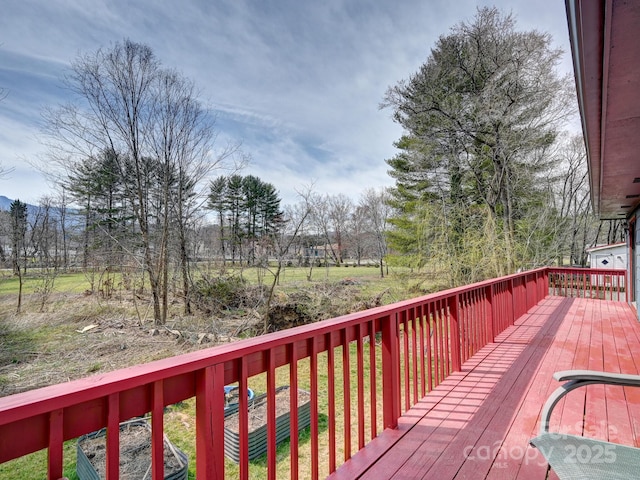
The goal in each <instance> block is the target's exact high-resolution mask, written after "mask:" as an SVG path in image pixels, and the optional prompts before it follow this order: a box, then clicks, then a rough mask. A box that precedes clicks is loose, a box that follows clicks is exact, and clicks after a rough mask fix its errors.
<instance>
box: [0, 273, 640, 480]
mask: <svg viewBox="0 0 640 480" xmlns="http://www.w3.org/2000/svg"><path fill="white" fill-rule="evenodd" d="M622 275H624V272H623V271H603V270H598V272H597V273H592V272H591V271H590V270H584V269H581V270H575V269H573V270H572V269H539V270H537V271H533V272H525V273H523V274H515V275H511V276H508V277H503V278H500V279H495V280H489V281H486V282H480V283H478V284H474V285H469V286H464V287H460V288H457V289H451V290H447V291H444V292H439V293H436V294H431V295H426V296H424V297H420V298H417V299H411V300H407V301H404V302H399V303H396V304H393V305H389V306H385V307H379V308H376V309H372V310H368V311H365V312H358V313H354V314H350V315H345V316H343V317H338V318H335V319H331V320H327V321H324V322H318V323H317V324H312V325H308V326H303V327H298V328H295V329H291V330H288V331H286V332H278V333H276V334H269V335H265V336H262V337H256V338H254V339H249V340H244V341H240V342H236V343H233V344H228V345H224V346H220V347H216V348H213V349H208V350H201V351H198V352H194V353H190V354H186V355H181V356H178V357H174V358H171V359H165V360H161V361H158V362H153V363H150V364H146V365H138V366H135V367H132V368H129V369H125V370H122V371H117V372H111V373H108V374H105V375H96V376H94V377H89V378H86V379H82V380H78V381H75V382H69V383H67V384H64V385H56V386H52V387H47V388H45V389H40V390H36V391H32V392H25V393H24V394H19V395H16V396H12V397H5V398H2V399H0V462H3V461H6V460H8V459H10V458H15V457H16V456H20V455H23V454H25V453H29V452H32V451H35V450H39V449H41V448H46V447H47V446H48V445H49V440H50V437H51V433H50V430H51V429H50V413H51V412H54V411H58V410H59V411H62V413H63V418H64V428H61V429H59V432H56V433H55V435H54V436H53V437H55V438H57V437H56V436H57V435H61V436H62V437H61V438H62V440H63V441H64V440H67V439H70V438H74V437H77V436H79V435H81V434H84V433H88V432H90V431H93V430H97V429H99V428H102V427H104V426H109V427H110V428H113V425H115V424H116V423H117V422H119V421H121V420H123V419H127V418H131V417H133V416H136V415H141V414H144V413H146V412H154V411H155V412H159V411H160V410H161V408H163V407H164V405H168V404H172V403H176V402H178V401H181V400H184V399H187V398H190V397H193V396H196V399H197V402H196V403H197V415H198V417H199V418H198V419H197V420H196V424H197V432H198V433H197V436H198V437H200V436H201V435H202V436H203V438H197V440H196V444H197V451H198V454H197V457H201V456H202V455H203V453H202V452H208V453H209V454H210V455H208V456H209V459H206V460H202V459H200V458H197V461H196V466H197V470H198V472H199V475H200V472H202V475H203V476H204V477H206V478H216V476H218V477H219V476H221V475H223V474H224V466H223V462H222V460H223V450H222V444H221V442H220V439H222V438H223V435H224V429H223V422H222V418H223V404H224V396H223V389H222V387H223V386H224V385H225V384H228V383H233V382H240V381H241V377H242V378H244V379H245V381H246V379H247V378H249V377H252V376H253V375H257V374H259V373H263V372H268V371H269V372H275V369H276V368H278V367H281V366H284V365H288V366H289V368H290V369H291V368H292V366H291V362H292V358H294V357H295V358H300V359H302V358H306V357H313V355H316V356H317V355H318V353H320V352H324V351H327V350H328V349H330V348H332V342H333V341H335V340H332V338H333V334H334V333H335V334H336V337H335V339H336V340H338V341H339V344H340V345H342V346H344V347H347V348H348V344H349V343H350V342H356V344H359V345H360V346H359V347H358V351H359V353H358V355H359V356H358V363H359V365H358V371H360V369H361V365H360V364H361V362H363V361H364V354H363V353H361V352H362V349H361V347H362V345H361V342H362V340H361V339H362V337H363V336H364V335H369V337H370V345H372V344H374V342H371V339H375V333H376V332H380V333H382V338H383V342H382V344H383V346H382V351H383V355H382V356H383V361H382V372H381V376H382V380H383V392H384V393H383V405H384V407H383V415H382V416H383V424H384V425H385V426H392V425H394V424H397V421H398V417H399V415H400V411H401V409H403V408H404V409H406V408H408V407H411V406H413V405H414V404H415V403H416V400H417V397H418V395H421V394H423V393H424V391H426V390H430V389H432V388H433V387H435V385H437V384H439V383H442V382H443V381H444V380H445V379H446V378H447V376H448V375H449V373H450V372H451V371H452V369H455V368H456V367H457V366H458V365H459V364H460V363H461V361H462V360H465V359H466V358H468V357H469V356H470V355H472V354H474V353H475V352H478V351H479V350H481V349H482V346H483V345H484V343H485V341H486V339H490V338H492V337H493V336H497V335H498V334H499V333H500V332H501V331H502V330H503V329H504V328H506V327H507V326H508V325H510V324H511V323H513V320H514V318H515V316H517V315H518V314H520V313H523V312H526V311H528V310H529V308H531V305H532V303H535V301H536V300H540V299H541V298H543V297H544V296H546V295H547V292H548V285H549V284H551V285H552V288H553V287H554V286H555V287H556V289H555V290H554V291H555V292H556V293H558V292H561V291H564V293H565V294H568V295H577V294H578V290H579V289H580V288H584V287H585V284H588V286H589V288H594V285H592V283H594V284H595V282H591V280H592V279H597V278H598V277H599V276H603V277H604V276H607V279H608V280H607V282H608V283H607V287H606V290H605V289H604V288H600V289H599V290H597V291H596V289H595V288H594V292H593V294H594V296H595V295H596V294H597V295H600V296H603V295H607V296H609V297H611V296H614V297H616V299H617V298H618V297H620V298H623V297H624V296H625V295H626V292H621V287H622V283H621V281H620V279H621V278H623V277H622ZM563 289H564V290H563ZM454 299H457V300H455V301H454ZM489 307H490V308H489ZM489 313H490V317H491V318H490V319H489V318H487V316H488V314H489ZM399 320H400V323H399ZM400 332H402V334H401V335H400ZM601 334H602V335H603V333H602V332H601ZM417 335H420V337H419V340H418V337H417ZM401 336H402V339H403V340H402V341H401V340H400V337H401ZM422 342H424V346H423V343H422ZM401 344H402V345H401ZM418 344H420V345H419V347H418ZM401 347H402V348H401ZM601 348H606V346H602V347H601ZM418 349H419V350H420V360H419V361H418V360H417V356H418ZM293 351H295V352H296V354H295V355H292V352H293ZM267 352H268V353H267ZM314 352H315V353H314ZM401 352H402V355H401ZM423 352H426V353H423ZM369 357H370V364H371V365H372V372H375V370H376V364H375V350H373V349H371V346H370V355H369ZM425 357H426V358H425ZM400 358H403V362H402V363H401V362H400ZM371 359H374V361H373V362H371ZM312 362H313V359H312ZM348 362H349V360H348V358H345V357H344V353H343V360H342V363H343V365H342V367H343V371H345V370H344V367H345V366H346V367H347V370H346V371H348V370H349V368H348ZM316 363H317V360H316ZM587 364H588V363H587ZM212 365H215V372H216V374H215V375H213V371H211V370H209V369H210V368H213V367H211V366H212ZM316 366H317V365H316ZM338 368H339V367H338ZM434 373H435V375H434ZM272 374H273V373H272ZM313 375H317V369H316V371H315V372H312V376H313ZM358 376H359V377H362V374H361V373H359V374H358ZM421 376H424V377H426V378H424V379H423V380H422V381H421V378H420V377H421ZM205 377H206V378H209V381H210V382H213V384H214V385H215V387H211V385H205V383H206V382H205V380H204V378H205ZM402 379H404V382H403V381H401V380H402ZM360 380H361V381H362V379H360ZM315 381H316V383H317V378H316V380H315ZM159 385H162V387H159ZM363 385H364V384H363ZM370 385H372V386H374V387H375V375H372V380H371V383H370ZM419 385H420V387H419ZM211 388H213V389H211ZM401 388H402V389H401ZM363 389H364V387H363V386H362V385H358V400H357V403H358V405H357V411H358V424H359V427H358V444H359V445H361V443H362V430H361V429H362V427H360V425H361V424H363V423H364V422H363V421H362V420H361V418H362V416H363V414H362V411H363V410H362V409H363V403H364V400H363V394H362V390H363ZM154 392H155V393H154ZM402 392H404V399H405V402H401V398H402V395H401V393H402ZM629 395H633V394H629ZM370 396H371V398H372V399H375V388H371V395H370ZM116 397H117V398H116ZM241 397H242V398H244V397H243V396H241ZM159 398H161V400H159ZM114 402H115V403H117V405H118V406H117V408H115V410H114V408H113V406H114ZM348 402H350V400H348ZM372 403H375V402H374V401H373V400H372ZM160 404H162V406H160ZM335 407H336V405H335V404H334V409H335ZM612 408H613V407H612ZM371 410H372V417H371V418H372V419H377V412H375V411H374V410H375V409H374V408H372V409H371ZM203 415H204V417H203ZM634 418H635V417H634ZM315 420H316V423H317V412H316V419H315ZM211 422H213V425H211ZM634 422H635V419H634ZM375 423H377V422H376V421H373V420H372V422H371V424H372V437H375V436H376V434H377V430H376V428H377V427H376V426H375V425H374V424H375ZM633 428H634V431H635V429H637V428H640V425H635V424H634V427H633ZM27 430H28V431H29V432H30V435H29V438H22V437H24V436H21V435H19V433H20V432H23V431H27ZM160 430H161V429H160ZM7 438H10V439H12V441H11V442H8V441H7V440H6V439H7ZM14 439H15V440H14ZM214 439H215V440H216V441H215V442H214ZM112 440H113V438H112ZM56 442H57V440H56ZM56 442H53V443H52V445H53V446H54V449H55V448H58V447H57V446H56V445H58V443H56ZM208 442H213V443H215V444H216V445H215V447H210V446H208ZM111 448H112V447H110V449H111ZM114 451H117V449H115V450H114ZM56 455H57V454H56V453H55V451H53V456H52V458H56ZM316 455H317V453H316ZM112 462H115V460H112ZM55 463H56V462H55V461H54V462H52V464H55ZM312 463H313V462H312ZM316 463H317V459H316ZM54 468H57V467H55V465H54ZM241 470H242V468H241ZM113 471H114V472H115V470H113ZM114 476H116V474H115V473H114Z"/></svg>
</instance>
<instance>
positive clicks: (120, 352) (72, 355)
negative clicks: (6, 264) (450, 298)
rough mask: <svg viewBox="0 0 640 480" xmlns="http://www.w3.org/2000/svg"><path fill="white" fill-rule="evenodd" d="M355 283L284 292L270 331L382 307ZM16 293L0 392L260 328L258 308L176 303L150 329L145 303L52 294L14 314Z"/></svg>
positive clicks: (7, 311)
mask: <svg viewBox="0 0 640 480" xmlns="http://www.w3.org/2000/svg"><path fill="white" fill-rule="evenodd" d="M358 293H359V288H358V287H357V286H354V285H351V284H343V283H338V284H332V285H329V286H321V287H317V288H313V289H312V288H309V289H305V290H300V291H296V292H295V293H292V294H289V295H285V296H282V298H280V299H279V301H278V302H276V303H275V304H274V305H273V306H272V309H271V311H270V315H269V320H268V321H269V331H273V330H282V329H285V328H290V327H293V326H296V325H301V324H304V323H310V322H315V321H318V320H321V319H322V318H330V317H334V316H338V315H341V314H343V313H347V312H350V311H357V310H363V309H365V308H371V307H374V306H377V305H379V304H380V298H381V296H382V295H383V293H384V292H383V293H381V294H379V295H376V296H375V297H374V298H371V299H365V300H363V299H362V298H361V297H359V295H358ZM15 299H16V297H15V295H1V294H0V396H6V395H11V394H14V393H19V392H23V391H26V390H32V389H35V388H39V387H43V386H46V385H52V384H56V383H62V382H67V381H69V380H74V379H77V378H82V377H86V376H89V375H93V374H98V373H105V372H108V371H112V370H117V369H120V368H125V367H128V366H131V365H136V364H140V363H147V362H150V361H153V360H158V359H161V358H166V357H170V356H175V355H179V354H182V353H187V352H191V351H195V350H199V349H202V348H207V347H212V346H214V345H217V344H221V343H228V342H233V341H236V340H238V338H239V335H245V336H246V335H252V334H255V333H256V332H257V331H262V329H263V328H264V323H263V320H262V319H261V318H260V315H259V314H258V313H257V311H256V310H252V309H247V308H245V309H244V310H243V311H242V312H237V313H234V312H226V313H224V314H221V313H220V312H218V313H215V314H213V313H206V314H205V313H202V312H199V313H196V314H195V315H192V316H185V315H184V314H183V313H182V305H181V304H180V303H179V302H174V303H173V304H172V305H171V308H170V315H169V318H168V321H167V323H166V325H162V326H155V325H154V324H153V321H152V320H151V319H150V317H151V314H150V308H149V303H148V301H145V300H144V299H142V300H138V301H137V302H136V303H135V304H134V302H133V301H131V300H125V299H119V300H114V299H110V300H104V299H101V298H99V297H98V295H83V294H68V293H65V294H55V295H52V296H51V298H49V299H48V301H47V303H46V306H45V309H44V311H43V312H40V311H39V310H40V303H39V301H38V299H37V297H36V296H35V295H33V296H31V297H30V296H25V299H24V302H23V309H22V313H20V314H17V313H15V310H16V308H15Z"/></svg>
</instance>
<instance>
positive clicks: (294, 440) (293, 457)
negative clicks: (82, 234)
mask: <svg viewBox="0 0 640 480" xmlns="http://www.w3.org/2000/svg"><path fill="white" fill-rule="evenodd" d="M289 362H290V363H289V388H290V396H289V412H290V415H289V417H290V424H289V439H290V442H289V458H290V462H291V474H290V477H291V479H292V480H296V479H297V478H298V349H297V344H296V343H295V342H292V343H291V344H289Z"/></svg>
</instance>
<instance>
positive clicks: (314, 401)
mask: <svg viewBox="0 0 640 480" xmlns="http://www.w3.org/2000/svg"><path fill="white" fill-rule="evenodd" d="M310 342H311V360H310V363H311V478H312V480H318V475H319V464H318V451H319V449H318V433H319V432H318V346H317V341H316V338H315V337H314V338H312V339H311V341H310Z"/></svg>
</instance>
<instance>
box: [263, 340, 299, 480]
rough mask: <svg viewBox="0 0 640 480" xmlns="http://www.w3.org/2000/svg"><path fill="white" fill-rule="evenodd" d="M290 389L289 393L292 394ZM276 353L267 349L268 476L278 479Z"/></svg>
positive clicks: (272, 479) (270, 478)
mask: <svg viewBox="0 0 640 480" xmlns="http://www.w3.org/2000/svg"><path fill="white" fill-rule="evenodd" d="M292 394H293V393H292V392H291V389H289V395H292ZM276 473H277V472H276V354H275V350H274V349H273V348H270V349H269V350H267V478H269V480H276Z"/></svg>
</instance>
